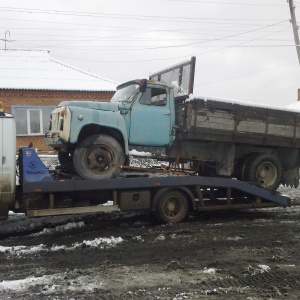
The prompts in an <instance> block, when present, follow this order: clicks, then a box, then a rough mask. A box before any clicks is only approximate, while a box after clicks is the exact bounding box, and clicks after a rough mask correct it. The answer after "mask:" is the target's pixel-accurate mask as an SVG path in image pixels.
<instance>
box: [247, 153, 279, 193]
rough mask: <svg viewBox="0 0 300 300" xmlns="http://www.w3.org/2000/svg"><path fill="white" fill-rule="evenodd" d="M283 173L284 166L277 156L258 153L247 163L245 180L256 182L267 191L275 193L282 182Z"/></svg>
mask: <svg viewBox="0 0 300 300" xmlns="http://www.w3.org/2000/svg"><path fill="white" fill-rule="evenodd" d="M281 173H282V166H281V163H280V161H279V159H278V158H277V157H276V156H274V155H271V154H261V153H257V154H256V155H252V156H251V157H250V158H249V159H248V160H247V161H246V163H245V167H244V180H245V181H250V182H254V183H255V182H256V183H258V184H259V185H260V186H262V187H263V188H265V189H267V190H270V191H275V190H276V189H277V188H278V186H279V184H280V182H281Z"/></svg>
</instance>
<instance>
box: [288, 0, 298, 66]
mask: <svg viewBox="0 0 300 300" xmlns="http://www.w3.org/2000/svg"><path fill="white" fill-rule="evenodd" d="M288 2H289V6H290V13H291V23H292V26H293V32H294V39H295V45H296V50H297V55H298V61H299V64H300V41H299V35H298V29H299V26H298V25H297V21H296V15H295V8H296V6H295V5H294V0H288Z"/></svg>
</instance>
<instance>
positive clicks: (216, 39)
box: [146, 20, 288, 49]
mask: <svg viewBox="0 0 300 300" xmlns="http://www.w3.org/2000/svg"><path fill="white" fill-rule="evenodd" d="M287 21H288V20H285V21H282V22H278V23H274V24H271V25H267V26H264V27H261V28H257V29H253V30H249V31H246V32H241V33H236V34H232V35H228V36H223V37H220V38H215V39H211V40H209V41H205V42H195V43H189V44H182V45H177V46H164V47H160V48H161V49H162V48H175V47H176V48H177V47H186V46H192V45H196V44H200V43H207V42H214V41H218V40H223V39H226V38H229V37H235V36H238V35H242V34H248V33H251V32H254V31H258V30H261V29H263V28H267V27H271V26H275V25H277V24H280V23H284V22H287ZM146 49H151V48H146Z"/></svg>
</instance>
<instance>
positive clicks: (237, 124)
mask: <svg viewBox="0 0 300 300" xmlns="http://www.w3.org/2000/svg"><path fill="white" fill-rule="evenodd" d="M181 107H182V106H181ZM178 111H180V110H177V112H178ZM182 116H183V114H182V113H181V114H178V113H177V120H178V119H179V118H180V117H182ZM178 123H179V124H180V123H181V124H182V120H178ZM183 124H184V125H183V126H184V131H183V133H184V134H183V138H184V139H193V140H194V139H196V140H200V139H201V140H208V141H225V142H236V143H247V144H259V145H265V146H268V145H270V146H282V147H296V148H299V147H300V112H292V111H287V110H279V109H278V110H277V109H274V108H268V107H259V106H256V107H255V106H250V105H247V104H245V105H244V104H236V103H229V102H221V101H215V100H203V99H194V100H192V101H190V102H188V103H187V104H186V108H185V113H184V120H183Z"/></svg>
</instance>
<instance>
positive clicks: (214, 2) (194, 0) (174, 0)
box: [159, 0, 285, 7]
mask: <svg viewBox="0 0 300 300" xmlns="http://www.w3.org/2000/svg"><path fill="white" fill-rule="evenodd" d="M159 1H169V2H193V3H198V4H222V5H245V6H248V5H250V6H277V7H282V6H285V5H283V4H263V3H243V2H220V1H196V0H159Z"/></svg>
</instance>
